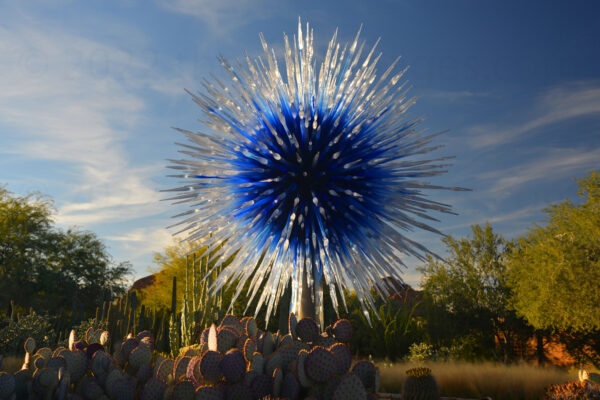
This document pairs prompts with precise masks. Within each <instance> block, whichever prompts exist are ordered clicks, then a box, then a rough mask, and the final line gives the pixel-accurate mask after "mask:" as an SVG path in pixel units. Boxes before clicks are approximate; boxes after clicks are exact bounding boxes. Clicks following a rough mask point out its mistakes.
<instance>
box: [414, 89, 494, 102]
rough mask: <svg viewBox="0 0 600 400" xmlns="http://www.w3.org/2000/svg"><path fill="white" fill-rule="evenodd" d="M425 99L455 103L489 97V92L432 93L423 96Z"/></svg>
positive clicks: (458, 91)
mask: <svg viewBox="0 0 600 400" xmlns="http://www.w3.org/2000/svg"><path fill="white" fill-rule="evenodd" d="M424 96H425V98H427V99H435V100H444V101H457V100H464V99H474V98H481V97H489V96H491V93H490V92H473V91H470V90H457V91H434V92H430V93H427V92H426V93H425V94H424Z"/></svg>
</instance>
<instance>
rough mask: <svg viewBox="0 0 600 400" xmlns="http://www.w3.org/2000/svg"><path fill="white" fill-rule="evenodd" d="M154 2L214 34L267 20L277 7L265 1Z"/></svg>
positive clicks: (167, 0) (186, 0) (273, 2)
mask: <svg viewBox="0 0 600 400" xmlns="http://www.w3.org/2000/svg"><path fill="white" fill-rule="evenodd" d="M156 2H157V4H158V5H159V6H161V7H163V8H165V9H166V10H168V11H171V12H175V13H179V14H183V15H189V16H191V17H195V18H198V19H200V20H202V21H203V22H204V23H205V24H206V25H207V26H208V27H209V28H210V31H211V32H213V33H216V34H223V33H225V32H227V31H230V30H232V29H238V28H240V27H242V26H244V25H246V24H248V23H250V22H253V21H256V20H263V19H267V18H269V17H270V16H271V13H272V12H273V10H274V9H275V8H276V7H277V2H275V1H267V0H261V1H253V0H221V1H213V0H156ZM266 3H270V4H268V5H267V4H266Z"/></svg>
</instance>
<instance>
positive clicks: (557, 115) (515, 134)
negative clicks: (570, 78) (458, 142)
mask: <svg viewBox="0 0 600 400" xmlns="http://www.w3.org/2000/svg"><path fill="white" fill-rule="evenodd" d="M583 116H600V82H599V81H583V82H575V83H570V84H565V85H561V86H558V87H555V88H552V89H550V90H548V91H547V92H546V93H545V94H543V95H542V96H541V97H540V98H539V99H538V101H537V102H536V103H535V104H534V106H533V107H532V111H531V113H530V117H529V118H527V119H524V120H523V121H521V122H520V123H518V124H514V125H505V126H500V127H498V126H494V125H479V126H476V127H473V128H471V132H472V135H471V137H470V138H469V140H468V143H469V144H470V146H471V147H473V148H477V149H479V148H484V147H490V146H497V145H501V144H506V143H510V142H514V141H515V140H519V139H521V138H522V137H523V135H525V134H528V133H531V132H533V131H535V130H538V129H540V128H543V127H546V126H550V125H553V124H556V123H559V122H562V121H566V120H569V119H573V118H578V117H583Z"/></svg>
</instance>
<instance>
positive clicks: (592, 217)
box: [508, 171, 600, 332]
mask: <svg viewBox="0 0 600 400" xmlns="http://www.w3.org/2000/svg"><path fill="white" fill-rule="evenodd" d="M576 181H577V184H578V191H577V194H578V196H579V197H580V198H581V199H582V202H581V203H580V204H573V203H572V202H571V201H569V200H568V199H567V200H565V201H563V202H561V203H558V204H555V205H551V206H550V207H549V208H547V209H545V210H544V212H545V213H546V214H547V216H548V223H547V225H545V226H535V227H533V228H532V229H530V230H529V232H528V233H527V234H526V235H525V236H523V237H521V238H519V240H518V242H517V249H516V251H515V252H514V254H513V255H512V256H511V258H510V262H509V265H510V269H509V281H508V282H509V285H510V286H511V287H512V288H513V292H514V293H513V297H512V304H513V306H514V308H515V310H516V311H517V313H518V314H519V315H522V316H523V317H525V318H526V319H527V321H529V323H530V324H531V325H533V326H534V327H536V328H546V329H568V330H572V331H580V332H588V331H593V330H600V171H592V172H590V174H589V175H588V176H587V177H585V178H583V179H580V180H576Z"/></svg>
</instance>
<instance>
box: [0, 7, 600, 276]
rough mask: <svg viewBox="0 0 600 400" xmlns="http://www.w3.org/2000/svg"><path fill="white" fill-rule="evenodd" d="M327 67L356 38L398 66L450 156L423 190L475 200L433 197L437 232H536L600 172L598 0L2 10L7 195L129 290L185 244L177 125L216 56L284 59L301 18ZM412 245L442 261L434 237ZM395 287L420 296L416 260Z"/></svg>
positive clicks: (187, 122)
mask: <svg viewBox="0 0 600 400" xmlns="http://www.w3.org/2000/svg"><path fill="white" fill-rule="evenodd" d="M299 17H300V18H301V19H302V21H303V22H309V23H310V25H311V27H312V28H313V29H314V39H315V47H316V49H315V53H316V54H315V56H316V58H317V59H318V60H319V59H322V57H323V56H324V53H325V50H326V45H327V43H328V42H329V40H330V39H331V36H332V35H333V33H334V31H335V29H336V27H337V28H338V32H339V33H338V38H339V41H340V42H342V43H345V42H350V41H351V40H352V39H353V38H354V36H355V35H356V32H357V31H358V29H359V27H360V26H361V25H362V32H361V37H362V39H363V40H364V41H365V42H366V43H367V45H372V44H374V43H375V41H376V40H377V39H378V38H381V42H380V44H379V46H378V49H379V51H381V52H382V57H381V59H380V61H379V65H380V66H379V70H380V71H383V70H385V68H387V66H388V65H389V64H390V63H391V62H393V61H394V59H395V58H396V57H397V56H401V57H402V58H401V60H400V64H401V67H404V66H408V67H409V70H408V72H407V73H406V74H405V75H404V78H405V79H407V80H408V82H409V85H410V86H411V87H412V89H411V91H410V94H411V95H412V96H415V97H417V102H416V104H415V105H414V106H412V107H411V110H410V115H411V116H415V117H416V116H426V117H427V118H426V119H425V121H424V122H423V123H422V124H421V128H422V129H424V132H425V133H434V132H440V131H447V132H446V133H445V134H443V135H441V136H439V137H438V138H437V139H436V141H435V144H440V145H444V146H445V147H444V148H443V149H441V150H438V151H436V153H435V154H434V155H439V156H442V155H453V156H456V158H455V159H454V160H453V165H452V166H451V167H449V168H448V173H446V174H444V175H442V176H439V177H436V178H434V179H431V180H430V181H431V182H432V183H436V184H441V185H445V186H462V187H467V188H470V189H472V191H470V192H450V191H429V193H428V195H429V196H430V197H431V198H432V199H434V200H436V201H441V202H444V203H448V204H451V205H452V206H453V209H454V211H455V212H457V213H458V215H444V214H442V215H440V214H437V215H433V216H435V217H437V218H439V219H440V221H439V222H438V223H435V224H434V227H435V228H437V229H439V230H441V231H442V232H443V233H445V234H451V235H453V236H454V237H463V236H465V235H467V234H469V233H470V232H471V228H470V226H471V225H473V224H485V222H486V221H488V222H489V223H490V224H491V225H492V227H493V228H494V230H495V231H497V232H498V233H501V234H502V235H503V236H504V237H505V238H507V239H514V238H516V237H518V236H519V235H522V234H524V233H526V232H527V230H528V229H529V228H531V227H532V226H533V224H544V222H545V214H544V213H543V212H542V209H544V208H545V207H547V205H548V204H549V203H557V202H560V201H563V200H564V199H566V198H569V199H571V200H573V201H577V196H576V190H577V184H576V182H575V181H574V179H573V178H582V177H584V176H585V175H586V174H587V173H588V172H589V171H590V170H593V169H599V168H600V167H599V165H600V3H598V2H591V1H569V2H567V1H527V2H523V1H501V2H500V1H497V2H491V1H463V0H455V1H442V0H440V1H403V0H398V1H395V0H379V1H375V0H373V1H355V0H334V1H322V0H321V1H313V0H310V1H303V2H299V1H296V2H292V1H277V0H273V1H272V0H257V1H249V0H221V1H206V0H120V1H97V0H89V1H82V0H30V1H27V2H22V1H1V0H0V185H4V186H5V187H6V188H7V189H8V190H9V191H11V192H13V193H16V194H19V195H25V194H27V193H31V192H34V191H39V192H42V193H44V194H45V195H47V196H48V197H49V198H51V199H53V200H54V203H55V207H56V209H57V213H56V216H55V222H56V224H57V225H58V226H59V227H62V228H65V229H66V228H68V227H72V226H76V227H78V228H80V229H85V230H91V231H93V232H95V233H96V234H97V235H98V237H99V238H101V239H102V240H103V242H104V243H105V244H106V246H107V249H108V251H109V253H110V254H111V255H112V256H113V258H114V259H115V261H117V262H120V261H126V260H128V261H130V262H131V263H132V265H133V272H134V274H133V276H132V278H140V277H143V276H145V275H147V274H148V271H149V268H156V266H155V265H154V264H153V261H152V260H153V255H154V253H155V252H160V251H162V250H163V249H164V248H165V247H166V246H168V245H171V244H173V243H175V242H174V241H178V240H180V239H181V238H179V239H178V238H173V237H172V233H174V231H172V230H168V229H166V227H167V226H169V225H171V224H172V223H173V220H172V219H171V216H173V215H175V214H177V213H179V212H181V211H184V210H185V208H182V207H181V206H179V207H178V206H176V205H172V204H170V203H169V202H167V201H161V200H162V199H165V198H166V197H167V196H166V194H165V193H162V192H161V190H164V189H168V188H170V187H174V186H175V185H176V182H175V181H174V180H173V178H167V177H166V175H167V174H168V173H169V170H167V169H166V168H165V167H166V165H167V164H168V162H167V159H169V158H178V157H179V155H178V153H177V151H178V148H177V146H176V145H175V142H182V141H184V140H185V138H184V137H183V135H182V134H181V133H178V132H177V131H175V130H174V129H172V128H173V127H177V128H182V129H188V130H192V131H199V130H202V128H203V126H202V125H201V124H200V123H199V122H198V118H200V117H201V113H200V109H199V107H198V106H197V105H196V104H195V103H194V102H193V101H192V99H191V97H190V95H189V94H187V93H186V92H185V89H187V90H189V91H191V92H198V91H201V89H202V86H201V82H202V79H203V78H205V77H208V76H210V74H214V75H216V76H217V77H225V73H224V72H223V70H222V68H221V67H220V65H219V62H218V60H217V56H219V55H220V54H222V55H224V56H225V57H226V58H228V59H229V60H235V59H236V58H242V57H244V55H245V54H246V53H248V55H249V56H250V57H251V58H255V57H258V56H260V54H261V52H262V48H261V45H260V41H259V33H260V32H262V33H263V35H264V36H265V39H266V41H267V42H268V43H269V44H270V45H271V46H272V47H274V48H275V49H276V51H281V50H282V49H283V33H284V32H285V33H288V34H290V35H292V34H294V33H295V31H296V29H297V23H298V18H299ZM409 237H411V238H413V239H415V240H417V241H419V242H421V243H423V244H424V245H426V246H428V247H429V248H430V249H431V250H433V251H435V252H437V253H438V254H440V255H441V256H444V255H446V253H445V248H444V246H443V244H442V243H441V240H440V239H441V237H440V236H439V235H435V234H433V233H429V232H419V231H414V232H411V233H410V234H409ZM406 264H407V265H408V268H407V269H406V270H405V272H404V275H403V278H404V280H405V281H406V282H408V283H409V284H411V285H414V286H418V284H419V281H420V276H419V273H418V272H417V271H416V270H415V267H417V266H418V265H420V263H419V262H418V261H417V260H414V259H410V258H407V260H406Z"/></svg>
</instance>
